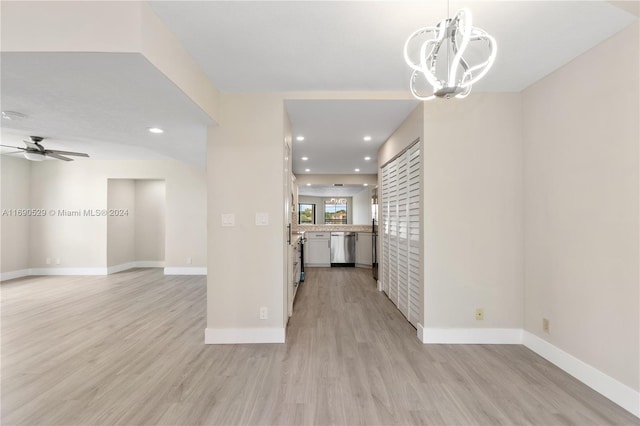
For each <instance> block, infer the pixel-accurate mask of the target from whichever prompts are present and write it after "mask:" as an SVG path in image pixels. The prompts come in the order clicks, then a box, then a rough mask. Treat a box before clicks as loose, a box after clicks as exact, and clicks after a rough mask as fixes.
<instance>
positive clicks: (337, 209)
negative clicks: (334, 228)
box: [324, 199, 347, 225]
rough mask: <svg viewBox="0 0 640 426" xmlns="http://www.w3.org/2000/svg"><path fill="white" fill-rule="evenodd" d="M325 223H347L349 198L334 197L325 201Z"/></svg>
mask: <svg viewBox="0 0 640 426" xmlns="http://www.w3.org/2000/svg"><path fill="white" fill-rule="evenodd" d="M324 223H326V224H328V225H329V224H330V225H334V224H344V225H346V224H347V200H345V199H337V200H336V199H332V200H329V201H325V202H324Z"/></svg>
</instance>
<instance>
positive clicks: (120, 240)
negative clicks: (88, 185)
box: [65, 179, 136, 266]
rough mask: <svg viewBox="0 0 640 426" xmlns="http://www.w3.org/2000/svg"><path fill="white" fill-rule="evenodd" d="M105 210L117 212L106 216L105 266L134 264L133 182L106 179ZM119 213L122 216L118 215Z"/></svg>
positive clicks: (134, 193)
mask: <svg viewBox="0 0 640 426" xmlns="http://www.w3.org/2000/svg"><path fill="white" fill-rule="evenodd" d="M107 209H108V210H112V209H113V210H117V211H118V214H117V215H112V216H111V215H110V216H107V266H115V265H121V264H125V263H130V262H134V261H135V260H136V217H135V210H136V185H135V181H133V180H132V179H107ZM120 212H122V213H123V214H122V215H120V214H119V213H120ZM125 212H126V214H124V213H125ZM73 219H76V218H73ZM66 261H67V259H65V262H66Z"/></svg>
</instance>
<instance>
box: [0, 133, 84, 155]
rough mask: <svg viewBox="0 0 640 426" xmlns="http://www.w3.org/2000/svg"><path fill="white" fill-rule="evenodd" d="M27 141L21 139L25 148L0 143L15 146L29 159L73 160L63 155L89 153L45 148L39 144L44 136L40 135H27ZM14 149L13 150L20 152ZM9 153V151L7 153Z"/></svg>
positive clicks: (8, 146)
mask: <svg viewBox="0 0 640 426" xmlns="http://www.w3.org/2000/svg"><path fill="white" fill-rule="evenodd" d="M29 139H31V140H29V141H22V142H24V144H25V145H26V146H27V147H26V148H21V147H19V146H10V145H0V146H4V147H6V148H15V149H19V150H20V151H23V152H24V156H25V158H26V159H27V160H31V161H43V160H44V159H45V158H46V157H51V158H55V159H58V160H62V161H73V158H69V157H65V155H73V156H76V157H89V154H85V153H83V152H72V151H58V150H56V149H45V147H44V146H42V145H41V144H40V142H42V140H43V139H44V138H42V137H40V136H29ZM20 151H15V152H20ZM8 154H11V153H8Z"/></svg>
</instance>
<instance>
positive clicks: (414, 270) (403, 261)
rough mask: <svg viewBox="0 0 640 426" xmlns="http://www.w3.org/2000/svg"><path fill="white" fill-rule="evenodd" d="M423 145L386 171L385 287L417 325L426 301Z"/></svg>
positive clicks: (387, 166)
mask: <svg viewBox="0 0 640 426" xmlns="http://www.w3.org/2000/svg"><path fill="white" fill-rule="evenodd" d="M420 147H421V144H420V142H417V143H415V144H413V145H412V146H411V147H409V148H408V149H407V150H406V151H405V152H403V153H402V154H401V155H399V156H398V157H397V158H396V159H394V160H393V161H391V162H390V163H388V164H386V165H385V166H384V167H383V168H382V171H381V173H382V189H381V204H382V211H381V214H382V225H383V226H382V252H381V262H380V263H381V266H382V273H381V279H382V288H383V290H384V291H385V293H387V295H388V296H389V298H390V299H391V300H392V301H393V302H394V303H395V304H396V306H397V307H398V309H399V310H400V312H402V314H403V315H404V316H405V317H406V318H407V319H408V320H409V322H411V324H413V325H414V326H417V324H418V321H419V317H420V306H421V299H422V277H421V275H420V265H421V263H420V262H421V259H420V253H421V250H420V246H421V243H420V240H421V236H420V218H421V196H420V192H421V189H420V188H421V176H420V174H421V165H420Z"/></svg>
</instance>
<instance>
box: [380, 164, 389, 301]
mask: <svg viewBox="0 0 640 426" xmlns="http://www.w3.org/2000/svg"><path fill="white" fill-rule="evenodd" d="M380 216H381V219H382V223H381V224H380V225H382V226H380V225H379V229H378V235H379V236H380V259H379V263H380V272H381V273H380V282H381V283H382V291H384V292H385V293H386V294H387V296H388V295H389V168H388V167H385V168H383V169H382V188H381V190H380Z"/></svg>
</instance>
